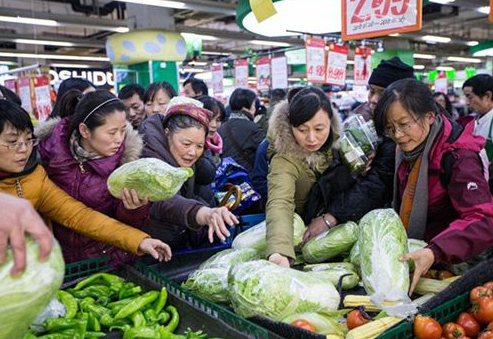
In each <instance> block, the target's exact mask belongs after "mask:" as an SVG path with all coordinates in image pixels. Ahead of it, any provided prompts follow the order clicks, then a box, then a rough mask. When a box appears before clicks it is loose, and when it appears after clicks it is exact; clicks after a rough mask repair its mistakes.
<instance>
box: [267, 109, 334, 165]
mask: <svg viewBox="0 0 493 339" xmlns="http://www.w3.org/2000/svg"><path fill="white" fill-rule="evenodd" d="M288 114H289V104H288V102H287V100H284V101H282V102H280V103H278V104H277V105H276V107H275V108H274V111H273V112H272V115H271V117H270V119H269V130H268V132H267V139H268V140H269V143H270V144H271V148H272V150H273V152H274V153H276V154H280V155H287V156H290V157H294V158H296V159H299V160H301V161H303V162H305V163H306V164H307V165H308V166H309V167H310V168H314V169H319V170H320V169H321V168H320V167H321V165H322V163H324V162H325V160H326V159H327V158H328V157H330V158H331V154H332V150H333V149H337V148H338V141H339V136H340V134H341V130H342V122H341V120H340V118H339V115H338V114H337V113H336V112H334V114H333V115H332V119H331V127H330V128H331V133H333V135H334V138H333V143H332V146H331V147H330V148H329V150H327V151H326V152H320V151H317V152H310V151H308V150H306V149H304V148H303V147H301V146H300V145H299V144H298V142H297V141H296V139H295V138H294V135H293V132H292V130H291V124H290V123H289V119H288ZM328 153H330V155H329V154H328ZM322 166H323V165H322Z"/></svg>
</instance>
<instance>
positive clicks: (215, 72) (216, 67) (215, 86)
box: [211, 64, 224, 94]
mask: <svg viewBox="0 0 493 339" xmlns="http://www.w3.org/2000/svg"><path fill="white" fill-rule="evenodd" d="M211 72H212V91H213V92H214V94H219V93H222V92H223V79H224V72H223V65H222V64H213V65H212V66H211Z"/></svg>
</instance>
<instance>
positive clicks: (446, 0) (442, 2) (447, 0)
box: [430, 0, 455, 5]
mask: <svg viewBox="0 0 493 339" xmlns="http://www.w3.org/2000/svg"><path fill="white" fill-rule="evenodd" d="M454 1H455V0H430V2H434V3H436V4H440V5H446V4H449V3H451V2H454Z"/></svg>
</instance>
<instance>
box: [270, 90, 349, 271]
mask: <svg viewBox="0 0 493 339" xmlns="http://www.w3.org/2000/svg"><path fill="white" fill-rule="evenodd" d="M339 131H340V121H339V117H338V115H337V114H333V112H332V108H331V103H330V100H329V99H328V98H327V97H326V95H325V93H323V91H322V90H320V89H318V88H316V87H307V88H304V89H302V90H301V91H299V92H298V93H297V94H296V95H295V96H294V97H293V99H292V100H291V101H290V103H289V104H288V102H286V101H285V102H280V103H279V104H278V105H277V106H276V109H275V110H274V112H273V113H272V117H271V118H270V120H269V132H268V136H267V138H268V139H269V141H270V142H271V145H272V146H273V148H274V152H275V155H274V156H273V158H272V160H271V163H270V171H269V174H268V177H267V180H268V192H269V197H268V200H267V205H266V214H267V256H268V259H269V261H271V262H274V263H276V264H278V265H281V266H284V267H289V259H294V257H295V254H294V249H293V215H294V213H295V212H296V213H298V214H302V213H303V209H304V206H305V203H306V200H307V197H308V194H309V192H310V189H311V188H312V186H313V184H314V183H315V182H316V180H317V176H319V175H320V174H322V173H323V172H324V171H325V170H326V169H327V168H328V167H329V166H330V165H331V163H332V161H333V145H334V142H335V141H336V140H337V138H338V137H339ZM328 222H330V221H328Z"/></svg>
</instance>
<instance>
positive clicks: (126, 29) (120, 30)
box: [108, 26, 130, 33]
mask: <svg viewBox="0 0 493 339" xmlns="http://www.w3.org/2000/svg"><path fill="white" fill-rule="evenodd" d="M108 30H111V29H108ZM113 30H114V31H115V32H117V33H127V32H130V28H128V27H123V26H121V27H115V28H114V29H113Z"/></svg>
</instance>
